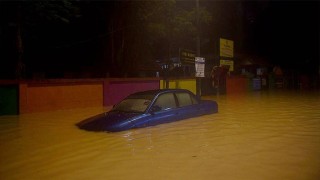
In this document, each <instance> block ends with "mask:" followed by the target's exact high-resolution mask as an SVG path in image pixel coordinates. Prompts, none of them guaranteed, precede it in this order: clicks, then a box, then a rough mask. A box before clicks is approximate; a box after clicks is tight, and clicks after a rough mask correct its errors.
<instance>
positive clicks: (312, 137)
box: [0, 92, 320, 180]
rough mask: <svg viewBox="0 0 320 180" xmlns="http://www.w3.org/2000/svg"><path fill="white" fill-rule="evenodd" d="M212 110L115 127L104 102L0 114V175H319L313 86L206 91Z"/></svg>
mask: <svg viewBox="0 0 320 180" xmlns="http://www.w3.org/2000/svg"><path fill="white" fill-rule="evenodd" d="M204 98H205V99H212V100H216V101H217V102H218V104H219V113H217V114H212V115H206V116H202V117H198V118H192V119H188V120H184V121H179V122H174V123H168V124H162V125H158V126H154V127H148V128H143V129H134V130H128V131H124V132H118V133H106V132H88V131H83V130H80V129H78V128H77V127H76V126H75V125H74V124H75V123H77V122H79V121H81V120H83V119H85V118H87V117H90V116H92V115H95V114H98V113H101V112H103V111H106V110H109V109H110V107H107V108H102V107H97V108H85V109H72V110H61V111H54V112H44V113H33V114H23V115H19V116H0V179H3V180H6V179H166V180H167V179H246V180H248V179H249V180H250V179H254V180H256V179H268V180H269V179H273V180H275V179H281V180H282V179H290V180H291V179H320V93H319V92H254V93H251V94H247V95H238V96H219V97H216V96H212V97H204Z"/></svg>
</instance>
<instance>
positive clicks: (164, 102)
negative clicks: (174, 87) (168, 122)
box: [153, 93, 176, 111]
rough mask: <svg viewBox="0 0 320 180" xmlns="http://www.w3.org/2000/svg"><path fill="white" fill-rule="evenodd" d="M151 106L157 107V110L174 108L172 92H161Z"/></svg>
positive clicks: (174, 102)
mask: <svg viewBox="0 0 320 180" xmlns="http://www.w3.org/2000/svg"><path fill="white" fill-rule="evenodd" d="M153 106H154V107H156V108H157V111H163V110H168V109H172V108H176V101H175V98H174V95H173V93H165V94H161V95H160V96H159V97H158V98H157V100H156V102H155V103H154V105H153Z"/></svg>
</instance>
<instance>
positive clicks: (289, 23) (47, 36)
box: [0, 0, 320, 78]
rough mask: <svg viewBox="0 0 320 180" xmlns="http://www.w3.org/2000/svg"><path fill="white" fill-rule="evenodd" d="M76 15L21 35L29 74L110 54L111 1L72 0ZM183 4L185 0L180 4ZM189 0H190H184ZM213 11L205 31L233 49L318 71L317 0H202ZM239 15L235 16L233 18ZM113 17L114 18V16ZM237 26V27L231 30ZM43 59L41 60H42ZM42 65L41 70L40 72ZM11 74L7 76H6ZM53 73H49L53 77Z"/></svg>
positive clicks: (4, 39)
mask: <svg viewBox="0 0 320 180" xmlns="http://www.w3.org/2000/svg"><path fill="white" fill-rule="evenodd" d="M74 2H76V4H77V6H78V7H79V9H80V10H81V16H75V17H72V18H71V21H70V23H69V24H68V25H61V24H58V23H57V24H48V23H46V22H45V21H43V22H41V23H42V24H41V26H40V25H38V26H35V27H36V28H35V29H32V30H34V31H33V33H34V34H32V33H31V35H30V36H28V37H24V38H25V44H28V45H29V46H26V47H24V48H25V58H26V59H25V61H26V64H27V67H28V70H29V71H30V72H39V71H51V72H55V71H60V70H61V71H84V70H86V71H90V70H91V71H92V70H93V71H94V70H95V67H101V66H103V65H105V62H104V61H106V59H108V58H109V57H110V47H109V46H108V42H109V41H110V33H108V31H110V27H109V25H110V21H111V20H112V19H114V18H115V17H112V9H113V8H114V7H113V3H112V1H74ZM179 3H184V1H182V2H179ZM186 3H189V4H190V3H191V5H192V1H186ZM200 3H201V4H200V5H204V6H206V8H207V9H208V11H209V12H211V13H212V15H213V23H212V26H211V29H212V30H211V29H210V30H208V32H212V34H209V35H208V38H209V39H211V40H210V41H208V42H209V43H210V42H212V43H211V44H210V45H208V46H207V47H204V48H203V52H204V53H210V52H209V51H210V49H213V48H214V47H213V46H214V43H213V41H216V39H217V37H219V36H220V37H226V38H231V39H234V40H235V44H236V45H239V44H240V45H239V46H238V47H237V46H236V47H235V48H236V49H235V51H236V53H241V54H253V55H256V56H261V57H264V58H266V59H268V61H269V62H270V63H271V64H274V65H276V64H278V65H281V66H282V67H284V68H291V69H295V70H296V71H300V72H312V73H318V71H319V61H320V58H319V56H320V51H319V42H320V29H319V22H320V20H319V17H320V15H319V12H320V3H319V2H318V1H292V2H291V1H204V0H203V1H202V0H200ZM0 8H1V9H0V10H1V12H0V16H1V17H0V18H1V29H0V38H1V42H0V43H1V44H0V48H1V49H0V58H1V60H0V61H1V64H0V65H1V68H0V71H1V76H0V78H8V77H9V78H10V77H12V73H11V72H12V71H11V70H10V69H14V64H15V63H16V57H15V56H14V54H15V38H14V37H15V29H16V23H15V21H16V13H15V12H16V11H15V10H16V3H11V1H1V7H0ZM238 16H240V17H238ZM116 18H117V17H116ZM234 27H236V28H234ZM44 59H45V60H44ZM44 69H45V70H44ZM10 73H11V74H10ZM53 76H54V75H53Z"/></svg>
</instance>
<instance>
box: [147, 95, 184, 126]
mask: <svg viewBox="0 0 320 180" xmlns="http://www.w3.org/2000/svg"><path fill="white" fill-rule="evenodd" d="M150 113H151V115H150V120H149V125H151V126H152V125H157V124H161V123H167V122H171V121H175V120H178V117H177V116H176V115H177V102H176V98H175V95H174V93H172V92H169V93H164V94H160V95H159V96H158V97H157V99H156V100H155V101H154V103H153V105H152V106H151V108H150Z"/></svg>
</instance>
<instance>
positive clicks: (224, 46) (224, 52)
mask: <svg viewBox="0 0 320 180" xmlns="http://www.w3.org/2000/svg"><path fill="white" fill-rule="evenodd" d="M220 56H221V57H230V58H233V41H232V40H228V39H223V38H220Z"/></svg>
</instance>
